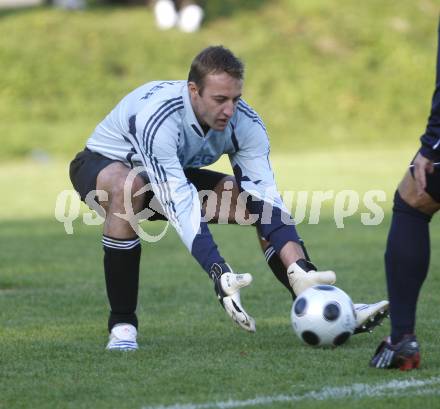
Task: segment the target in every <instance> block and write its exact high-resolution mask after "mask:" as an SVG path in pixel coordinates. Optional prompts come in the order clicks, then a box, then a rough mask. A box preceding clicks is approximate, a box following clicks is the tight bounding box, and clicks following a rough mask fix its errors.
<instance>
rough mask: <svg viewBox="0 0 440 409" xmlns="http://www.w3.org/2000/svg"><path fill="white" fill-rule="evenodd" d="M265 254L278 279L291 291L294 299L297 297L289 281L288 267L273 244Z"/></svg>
mask: <svg viewBox="0 0 440 409" xmlns="http://www.w3.org/2000/svg"><path fill="white" fill-rule="evenodd" d="M264 255H265V257H266V261H267V264H269V267H270V269H271V270H272V272H273V273H274V275H275V277H276V278H277V280H278V281H279V282H280V283H281V284H282V285H283V286H284V287H286V289H287V290H288V291H289V292H290V294H291V296H292V298H293V299H295V298H296V296H295V293H294V292H293V289H292V287H291V286H290V283H289V278H288V277H287V269H286V267H284V264H283V262H282V261H281V259H280V257H279V256H278V254H277V253H276V252H275V250H274V248H273V247H272V246H269V247H268V248H267V249H266V250H265V251H264Z"/></svg>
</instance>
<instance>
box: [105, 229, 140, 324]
mask: <svg viewBox="0 0 440 409" xmlns="http://www.w3.org/2000/svg"><path fill="white" fill-rule="evenodd" d="M102 244H103V247H104V272H105V284H106V287H107V296H108V300H109V302H110V309H111V310H110V317H109V320H108V329H109V332H110V331H111V329H112V328H113V327H114V326H115V325H116V324H122V323H127V324H131V325H134V326H135V327H136V328H137V326H138V320H137V316H136V305H137V297H138V288H139V262H140V258H141V244H140V241H139V238H137V237H136V238H134V239H114V238H111V237H108V236H105V235H104V236H103V237H102Z"/></svg>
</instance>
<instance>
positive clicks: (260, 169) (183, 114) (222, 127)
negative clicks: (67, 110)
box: [70, 46, 387, 350]
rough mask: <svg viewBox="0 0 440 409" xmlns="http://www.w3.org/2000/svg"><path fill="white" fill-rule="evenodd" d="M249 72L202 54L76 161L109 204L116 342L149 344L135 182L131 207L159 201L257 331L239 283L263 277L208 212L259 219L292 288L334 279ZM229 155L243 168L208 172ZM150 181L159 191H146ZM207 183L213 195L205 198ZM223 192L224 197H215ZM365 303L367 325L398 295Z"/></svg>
mask: <svg viewBox="0 0 440 409" xmlns="http://www.w3.org/2000/svg"><path fill="white" fill-rule="evenodd" d="M243 75H244V68H243V64H242V62H241V61H240V60H239V59H237V58H236V57H235V56H234V55H233V54H232V53H231V52H230V51H229V50H228V49H225V48H224V47H222V46H216V47H208V48H206V49H204V50H203V51H202V52H200V54H199V55H197V56H196V57H195V59H194V60H193V62H192V65H191V68H190V72H189V76H188V81H155V82H150V83H147V84H145V85H142V86H140V87H139V88H137V89H135V90H134V91H132V92H131V93H130V94H128V95H127V96H125V97H124V98H123V99H122V100H121V101H120V102H119V103H118V104H117V105H116V107H115V108H114V109H113V110H112V111H111V112H110V113H109V114H108V115H107V117H106V118H105V119H104V120H103V121H102V122H101V123H100V124H99V125H98V126H97V127H96V129H95V131H94V132H93V134H92V135H91V136H90V138H89V139H88V141H87V144H86V148H85V150H84V151H82V152H80V153H79V154H78V155H77V156H76V158H75V159H74V160H73V161H72V163H71V167H70V177H71V180H72V183H73V186H74V187H75V189H76V190H77V191H78V192H79V194H80V196H81V199H82V200H84V201H86V202H89V204H90V205H91V206H93V202H91V201H90V199H92V201H93V200H95V196H96V197H97V200H98V201H99V204H100V205H101V206H102V207H103V209H104V210H105V224H104V232H103V238H102V243H103V247H104V272H105V280H106V288H107V295H108V299H109V303H110V308H111V311H110V317H109V321H108V330H109V332H110V339H109V342H108V345H107V349H119V350H134V349H137V347H138V345H137V341H136V336H137V327H138V320H137V316H136V305H137V296H138V279H139V260H140V256H141V244H140V239H139V237H138V234H137V233H138V229H137V227H136V223H133V220H130V217H122V216H121V215H124V214H125V215H126V214H128V213H126V210H127V209H126V200H125V199H126V197H125V196H126V192H127V186H128V194H129V196H130V197H129V199H130V202H131V204H130V206H132V210H133V211H132V214H137V213H139V212H141V211H143V210H144V209H145V208H148V209H150V210H151V212H150V216H149V217H148V219H149V220H157V219H165V220H169V221H170V223H171V224H172V225H173V227H174V228H175V229H176V231H177V232H178V234H179V235H180V237H181V239H182V241H183V242H184V244H185V245H186V247H187V249H188V251H189V252H190V253H191V254H192V256H193V257H194V258H195V259H196V260H197V261H198V263H199V264H200V265H201V267H202V268H203V269H204V270H205V271H206V272H207V273H208V275H209V277H210V278H211V279H212V280H213V282H214V288H215V292H216V294H217V297H218V299H219V301H220V302H221V304H222V306H223V307H224V309H225V311H226V312H227V313H228V315H229V316H230V317H231V318H232V319H233V320H234V321H235V322H236V323H237V324H238V325H239V326H240V327H241V328H243V329H245V330H247V331H250V332H253V331H255V321H254V319H253V318H252V317H251V316H250V315H249V314H248V313H247V312H246V311H245V309H244V308H243V306H242V304H241V300H240V289H241V288H243V287H245V286H247V285H249V284H250V282H251V280H252V277H251V275H250V274H235V273H234V272H233V270H232V268H231V267H230V266H229V265H228V264H227V263H226V262H225V260H224V258H223V257H222V256H221V255H220V252H219V250H218V248H217V246H216V244H215V242H214V240H213V237H212V236H211V233H210V231H209V229H208V225H207V220H212V221H216V220H217V221H218V220H225V219H226V220H227V221H228V222H230V223H234V222H237V221H238V220H237V219H239V217H238V215H239V214H245V219H246V220H247V219H248V218H249V217H254V218H255V219H254V220H253V221H252V224H254V225H255V226H256V228H257V231H258V235H259V236H260V237H261V238H262V239H261V243H262V247H263V249H264V250H265V252H266V256H267V259H268V261H269V265H270V266H271V268H272V269H273V271H274V272H275V273H276V275H277V277H278V278H279V279H280V280H281V281H282V282H283V283H284V284H285V285H286V287H287V288H288V289H289V291H290V292H291V293H292V294H293V295H294V294H296V295H297V294H299V293H300V292H302V291H304V289H306V288H308V287H310V286H312V285H315V284H331V283H334V282H335V279H336V277H335V273H334V272H333V271H322V272H321V271H317V270H316V268H315V267H314V266H313V264H312V263H311V262H310V261H308V260H307V257H306V255H305V253H304V250H303V246H302V244H301V241H300V238H299V236H298V233H297V231H296V229H295V226H294V223H293V220H292V218H291V216H290V214H289V213H288V211H287V209H286V208H285V206H284V204H283V202H282V200H281V198H280V195H279V194H278V192H277V189H276V186H275V181H274V175H273V173H272V168H271V165H270V163H269V140H268V137H267V133H266V128H265V126H264V123H263V121H262V120H261V118H260V117H259V115H258V114H257V113H256V112H255V111H254V110H253V109H252V108H251V107H250V106H249V105H248V104H247V103H246V102H245V101H244V100H243V99H242V98H241V94H242V86H243ZM223 154H228V155H229V159H230V162H231V166H232V169H233V172H234V176H229V175H225V174H222V173H218V172H213V171H210V170H205V169H200V168H201V167H204V166H206V165H209V164H211V163H214V162H215V161H216V160H217V159H218V158H219V157H220V156H221V155H223ZM139 166H140V167H141V169H142V170H143V172H142V173H141V174H137V175H136V176H135V177H133V178H131V177H130V175H132V173H131V170H132V168H137V167H139ZM130 178H131V179H133V180H132V181H131V182H129V183H128V181H129V179H130ZM149 185H151V188H152V191H148V189H144V188H145V186H149ZM202 191H203V192H206V191H208V192H211V193H210V194H208V197H207V199H206V200H202V203H201V201H200V199H199V194H198V192H202ZM212 195H215V196H212ZM212 197H214V198H217V199H215V204H214V205H213V206H212V205H209V203H212V200H210V199H211V198H212ZM225 198H227V200H225ZM154 201H156V205H153V204H154ZM229 202H230V205H229ZM152 203H153V204H152ZM225 203H226V204H227V206H225V205H224V204H225ZM157 204H159V206H157ZM159 209H160V210H159ZM153 210H156V211H153ZM151 213H153V214H151ZM132 218H133V217H132ZM358 309H359V313H358V326H359V330H360V331H365V330H368V329H370V327H373V326H375V325H377V324H378V322H379V321H380V320H381V319H382V318H383V315H384V313H385V311H386V309H387V302H382V303H378V304H373V305H361V306H359V308H358Z"/></svg>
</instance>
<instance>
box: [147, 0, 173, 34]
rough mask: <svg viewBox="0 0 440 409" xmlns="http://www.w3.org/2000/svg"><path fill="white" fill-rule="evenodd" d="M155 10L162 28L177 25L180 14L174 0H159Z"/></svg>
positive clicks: (166, 28) (157, 22) (155, 15)
mask: <svg viewBox="0 0 440 409" xmlns="http://www.w3.org/2000/svg"><path fill="white" fill-rule="evenodd" d="M153 11H154V17H155V18H156V25H157V27H158V28H159V29H160V30H169V29H170V28H173V27H174V26H175V25H176V23H177V17H178V15H177V11H176V8H175V6H174V3H173V1H172V0H157V1H156V2H155V4H154V10H153Z"/></svg>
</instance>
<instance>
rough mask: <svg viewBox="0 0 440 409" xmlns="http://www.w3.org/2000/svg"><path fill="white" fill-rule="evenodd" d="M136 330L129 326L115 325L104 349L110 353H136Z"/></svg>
mask: <svg viewBox="0 0 440 409" xmlns="http://www.w3.org/2000/svg"><path fill="white" fill-rule="evenodd" d="M136 336H137V330H136V328H135V327H134V326H133V325H131V324H116V325H115V326H114V327H113V328H112V330H111V332H110V336H109V340H108V344H107V347H106V348H105V349H108V350H112V351H136V350H137V349H138V344H137V342H136Z"/></svg>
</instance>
